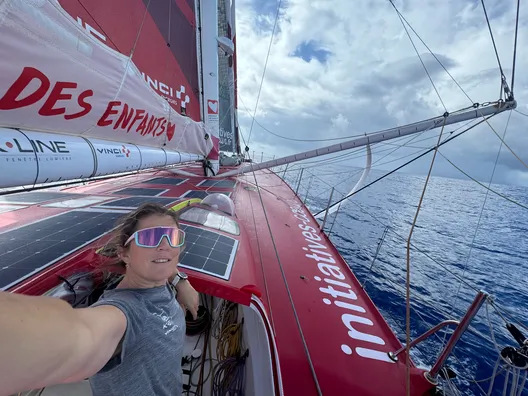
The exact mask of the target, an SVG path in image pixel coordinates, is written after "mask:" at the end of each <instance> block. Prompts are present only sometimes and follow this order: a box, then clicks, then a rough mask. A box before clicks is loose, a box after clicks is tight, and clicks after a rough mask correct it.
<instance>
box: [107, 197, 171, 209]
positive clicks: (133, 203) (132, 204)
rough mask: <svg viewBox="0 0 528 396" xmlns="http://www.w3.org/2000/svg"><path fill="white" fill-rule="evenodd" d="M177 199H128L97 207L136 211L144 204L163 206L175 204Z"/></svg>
mask: <svg viewBox="0 0 528 396" xmlns="http://www.w3.org/2000/svg"><path fill="white" fill-rule="evenodd" d="M178 200H179V198H170V197H128V198H121V199H117V200H115V201H111V202H105V203H103V204H101V205H99V208H119V209H136V208H138V207H139V206H141V205H142V204H144V203H146V202H151V203H159V204H162V205H165V206H168V205H171V204H173V203H175V202H177V201H178Z"/></svg>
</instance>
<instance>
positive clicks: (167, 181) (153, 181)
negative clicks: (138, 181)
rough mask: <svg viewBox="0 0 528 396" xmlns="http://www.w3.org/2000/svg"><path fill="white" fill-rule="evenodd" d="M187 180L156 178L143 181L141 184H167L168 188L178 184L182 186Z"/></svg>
mask: <svg viewBox="0 0 528 396" xmlns="http://www.w3.org/2000/svg"><path fill="white" fill-rule="evenodd" d="M187 180H188V179H180V178H178V177H156V178H155V179H150V180H147V181H144V182H143V183H148V184H167V185H169V186H179V185H180V184H183V183H184V182H186V181H187Z"/></svg>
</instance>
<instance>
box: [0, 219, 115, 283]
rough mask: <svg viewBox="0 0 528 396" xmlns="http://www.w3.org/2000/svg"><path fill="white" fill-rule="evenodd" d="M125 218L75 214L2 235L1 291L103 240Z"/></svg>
mask: <svg viewBox="0 0 528 396" xmlns="http://www.w3.org/2000/svg"><path fill="white" fill-rule="evenodd" d="M122 215H123V213H116V212H110V211H106V212H95V211H82V210H74V211H71V212H67V213H61V214H59V215H57V216H52V217H48V218H46V219H44V220H41V221H37V222H35V223H31V224H27V225H24V226H22V227H19V228H17V229H14V230H11V231H7V232H4V233H2V234H0V290H4V289H7V288H9V287H11V286H13V285H15V284H17V283H19V282H21V281H23V280H24V279H26V278H28V277H30V276H31V275H33V274H35V273H37V272H39V271H41V270H43V269H45V268H46V267H49V266H51V265H52V264H53V263H55V262H57V261H58V260H60V259H61V258H63V257H65V256H67V255H69V254H71V253H73V252H75V251H76V250H78V249H80V248H81V247H83V246H85V245H88V244H89V243H91V242H93V241H94V240H96V239H98V238H100V237H101V236H103V235H104V234H106V233H107V232H108V231H110V230H112V229H113V228H114V227H115V224H116V221H117V219H118V218H119V217H120V216H122Z"/></svg>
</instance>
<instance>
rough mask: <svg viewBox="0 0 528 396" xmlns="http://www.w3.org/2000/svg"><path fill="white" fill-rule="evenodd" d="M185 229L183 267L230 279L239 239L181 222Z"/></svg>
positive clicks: (181, 260)
mask: <svg viewBox="0 0 528 396" xmlns="http://www.w3.org/2000/svg"><path fill="white" fill-rule="evenodd" d="M181 228H182V229H183V230H184V231H185V249H184V251H183V252H182V253H181V257H180V264H181V266H182V267H187V268H191V269H193V270H195V271H198V272H203V273H206V274H210V275H214V276H216V277H219V278H222V279H226V280H227V279H229V276H230V275H231V269H232V267H233V262H234V260H235V255H236V250H237V247H238V241H237V240H236V239H234V238H229V237H227V236H225V235H221V234H219V233H217V232H212V231H209V230H204V229H202V228H199V227H194V226H190V225H186V224H181Z"/></svg>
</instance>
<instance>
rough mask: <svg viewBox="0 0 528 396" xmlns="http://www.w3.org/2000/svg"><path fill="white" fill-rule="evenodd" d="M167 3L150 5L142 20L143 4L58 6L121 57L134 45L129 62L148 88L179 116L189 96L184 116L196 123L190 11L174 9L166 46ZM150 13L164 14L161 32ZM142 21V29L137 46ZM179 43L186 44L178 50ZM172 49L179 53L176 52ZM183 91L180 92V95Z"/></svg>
mask: <svg viewBox="0 0 528 396" xmlns="http://www.w3.org/2000/svg"><path fill="white" fill-rule="evenodd" d="M168 1H174V0H166V1H164V2H163V3H161V2H156V3H154V2H152V3H151V6H150V8H149V12H148V13H147V15H146V16H145V10H146V7H145V5H144V4H143V1H142V0H113V1H111V2H109V1H106V0H92V1H90V2H89V3H87V4H80V3H79V2H78V1H77V0H60V4H61V6H62V7H63V8H64V9H65V10H66V11H67V12H68V13H69V14H70V15H71V16H72V17H73V18H74V19H76V20H78V17H79V18H80V19H81V21H82V25H83V27H85V28H86V29H87V30H89V31H90V30H91V31H92V35H94V36H95V37H97V38H99V39H100V40H101V41H102V42H103V43H105V44H106V45H108V46H109V47H111V48H113V49H115V50H117V51H119V52H121V53H122V54H124V55H126V56H129V55H130V53H131V52H132V49H133V48H134V44H136V45H135V48H134V54H133V57H132V60H133V62H134V64H135V65H136V66H137V68H138V69H139V70H140V71H141V72H142V73H144V78H145V80H146V81H147V83H148V84H149V85H150V86H151V87H152V88H153V89H154V90H155V91H156V92H157V93H158V94H159V95H161V96H165V97H167V98H168V99H169V103H171V105H172V107H173V108H174V109H175V110H176V111H178V112H181V102H182V100H183V101H185V98H186V96H188V98H189V102H188V103H186V105H185V111H186V115H187V116H189V117H191V118H192V119H193V120H195V121H201V117H200V104H199V98H198V64H197V60H196V28H195V24H194V23H193V24H190V22H189V21H188V19H189V18H191V19H192V17H191V15H190V12H192V10H191V8H190V7H189V6H188V5H187V4H183V9H182V8H180V7H179V2H178V4H174V5H173V7H172V9H171V27H170V29H171V32H170V35H171V40H170V41H171V47H168V46H167V35H168V18H167V15H168V9H169V3H168ZM160 8H162V9H165V8H166V12H164V11H163V12H161V13H160V12H159V11H160V10H159V9H160ZM152 14H159V15H161V14H164V16H165V20H166V23H165V25H166V26H167V30H165V31H164V32H162V31H160V28H159V24H158V23H156V21H155V20H154V19H153V17H152ZM193 14H194V13H193ZM144 16H145V19H144V22H143V17H144ZM174 20H176V21H174ZM142 22H143V27H142V28H141V33H140V35H139V39H138V40H137V43H136V39H137V35H138V32H139V30H140V27H141V24H142ZM183 22H184V23H183ZM94 31H95V33H94ZM181 43H185V44H184V45H183V46H182V45H181ZM173 48H177V49H178V51H177V52H176V53H175V51H174V49H173ZM176 55H177V56H176ZM182 86H183V87H184V91H185V92H181V91H182V90H181V87H182ZM178 96H180V97H178Z"/></svg>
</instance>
